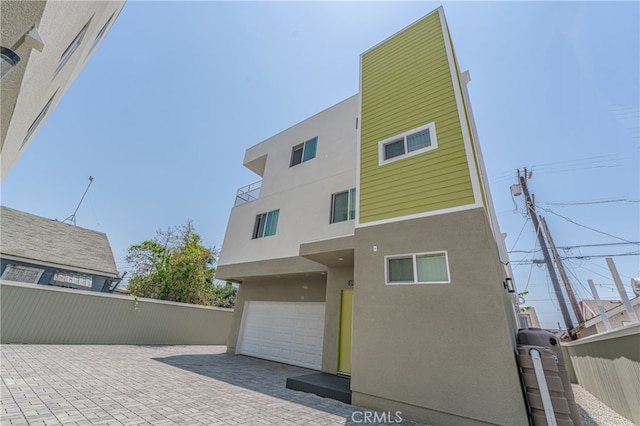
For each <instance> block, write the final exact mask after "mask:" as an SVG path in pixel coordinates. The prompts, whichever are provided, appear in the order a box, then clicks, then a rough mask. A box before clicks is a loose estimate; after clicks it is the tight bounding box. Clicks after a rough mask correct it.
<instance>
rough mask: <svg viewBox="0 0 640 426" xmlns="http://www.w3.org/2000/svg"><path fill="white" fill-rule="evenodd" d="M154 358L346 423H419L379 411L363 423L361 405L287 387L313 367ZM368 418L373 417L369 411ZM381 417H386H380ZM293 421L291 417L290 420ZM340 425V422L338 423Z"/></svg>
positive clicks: (233, 358) (234, 358) (226, 358)
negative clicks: (337, 418)
mask: <svg viewBox="0 0 640 426" xmlns="http://www.w3.org/2000/svg"><path fill="white" fill-rule="evenodd" d="M153 360H155V361H158V362H162V363H164V364H167V365H170V366H173V367H177V368H181V369H183V370H188V371H191V372H193V373H197V374H200V375H203V376H206V377H210V378H212V379H215V380H219V381H222V382H225V383H228V384H231V385H233V386H237V387H240V388H244V389H248V390H251V391H255V392H260V393H263V394H266V395H269V396H272V397H275V398H279V399H282V400H285V401H289V402H292V403H295V404H300V405H304V406H306V407H309V408H312V409H316V410H321V411H324V412H326V413H329V414H332V415H335V416H340V417H342V418H344V423H343V424H345V425H349V426H355V425H362V424H368V425H373V424H375V425H404V426H410V425H411V426H412V425H419V423H414V422H411V421H408V420H404V421H401V420H400V419H398V418H397V417H395V416H394V415H393V413H391V414H389V413H386V414H385V413H378V414H377V418H378V419H384V420H386V422H385V421H383V422H367V423H365V422H364V421H363V420H364V415H365V413H364V412H366V411H369V410H365V409H363V408H360V407H356V406H353V405H348V404H345V403H342V402H340V401H335V400H332V399H328V398H321V397H318V396H316V395H313V394H309V393H304V392H299V391H294V390H291V389H287V388H286V381H287V378H288V377H294V376H300V375H303V374H311V373H316V372H317V371H315V370H309V369H306V368H301V367H295V366H291V365H287V364H281V363H278V362H273V361H266V360H262V359H258V358H252V357H248V356H244V355H230V354H197V355H196V354H194V355H176V356H168V357H164V358H153ZM369 416H371V417H370V419H372V418H373V415H372V414H369ZM381 416H386V418H385V417H381ZM292 420H293V419H292ZM341 424H342V423H341Z"/></svg>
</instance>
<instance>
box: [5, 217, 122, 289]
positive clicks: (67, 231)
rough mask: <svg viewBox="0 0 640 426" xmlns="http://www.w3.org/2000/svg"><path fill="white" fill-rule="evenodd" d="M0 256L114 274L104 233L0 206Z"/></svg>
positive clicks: (115, 273)
mask: <svg viewBox="0 0 640 426" xmlns="http://www.w3.org/2000/svg"><path fill="white" fill-rule="evenodd" d="M0 255H1V257H5V258H12V259H15V260H22V261H24V262H29V263H42V264H47V265H50V266H54V267H59V268H61V269H72V270H78V269H80V270H84V271H85V272H90V273H93V274H96V275H102V276H107V277H114V278H115V277H118V270H117V269H116V262H115V260H114V258H113V252H112V251H111V246H110V245H109V240H108V239H107V235H106V234H104V233H102V232H97V231H92V230H91V229H86V228H81V227H79V226H74V225H68V224H66V223H62V222H59V221H57V220H53V219H47V218H44V217H40V216H36V215H33V214H30V213H25V212H21V211H19V210H14V209H11V208H9V207H4V206H0Z"/></svg>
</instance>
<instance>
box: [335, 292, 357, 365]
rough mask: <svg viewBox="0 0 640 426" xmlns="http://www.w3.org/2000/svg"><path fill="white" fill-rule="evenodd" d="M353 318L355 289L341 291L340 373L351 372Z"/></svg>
mask: <svg viewBox="0 0 640 426" xmlns="http://www.w3.org/2000/svg"><path fill="white" fill-rule="evenodd" d="M352 320H353V289H348V290H342V291H341V293H340V341H339V347H338V373H347V374H351V324H352Z"/></svg>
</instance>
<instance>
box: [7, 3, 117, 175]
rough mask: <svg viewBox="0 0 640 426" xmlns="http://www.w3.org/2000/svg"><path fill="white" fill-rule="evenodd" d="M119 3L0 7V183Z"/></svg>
mask: <svg viewBox="0 0 640 426" xmlns="http://www.w3.org/2000/svg"><path fill="white" fill-rule="evenodd" d="M124 4H125V1H124V0H116V1H53V0H47V1H23V0H8V1H5V0H2V2H0V47H1V50H2V52H1V60H2V63H1V65H2V66H1V71H0V98H1V104H0V111H1V113H0V115H1V118H2V120H1V124H0V135H1V139H0V152H1V157H2V159H1V166H0V168H1V169H2V172H1V173H2V180H4V178H5V177H6V176H7V174H8V173H9V172H10V171H11V169H12V167H13V166H14V164H15V162H16V161H17V160H18V158H19V157H20V155H22V153H23V152H24V149H25V148H26V147H27V146H28V145H29V143H30V142H31V140H32V139H33V137H34V136H35V134H36V133H37V132H38V129H39V128H40V126H41V125H42V123H43V122H44V121H45V120H46V119H47V117H48V116H49V114H51V111H53V109H54V108H55V106H56V105H57V103H58V102H59V101H60V99H61V98H62V96H63V95H64V93H65V92H66V91H67V89H68V88H69V87H70V86H71V83H73V81H74V80H75V78H76V77H77V76H78V74H79V73H80V71H81V70H82V68H83V67H84V65H85V64H86V62H87V60H88V59H89V57H90V56H91V54H92V53H93V52H94V51H95V49H96V47H97V46H98V45H99V44H100V42H101V41H102V40H103V39H104V37H105V35H106V34H107V32H109V30H110V29H111V26H112V25H113V23H114V22H115V20H116V18H117V17H118V14H119V13H120V11H121V10H122V8H123V7H124Z"/></svg>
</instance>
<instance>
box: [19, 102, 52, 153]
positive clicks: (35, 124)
mask: <svg viewBox="0 0 640 426" xmlns="http://www.w3.org/2000/svg"><path fill="white" fill-rule="evenodd" d="M56 93H58V92H56ZM56 93H54V94H53V96H52V97H51V99H49V101H48V102H47V103H46V105H45V106H44V108H42V111H40V114H38V116H37V117H36V119H35V120H33V123H31V126H29V129H28V130H27V133H26V134H25V135H24V139H23V140H22V145H20V148H22V147H23V146H24V144H25V143H26V142H27V141H28V140H29V138H30V137H31V134H32V133H33V132H34V131H35V130H36V129H37V128H38V125H39V124H40V122H41V121H42V119H43V118H44V117H45V116H46V115H47V112H48V111H49V107H50V106H51V103H52V102H53V98H55V96H56Z"/></svg>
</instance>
